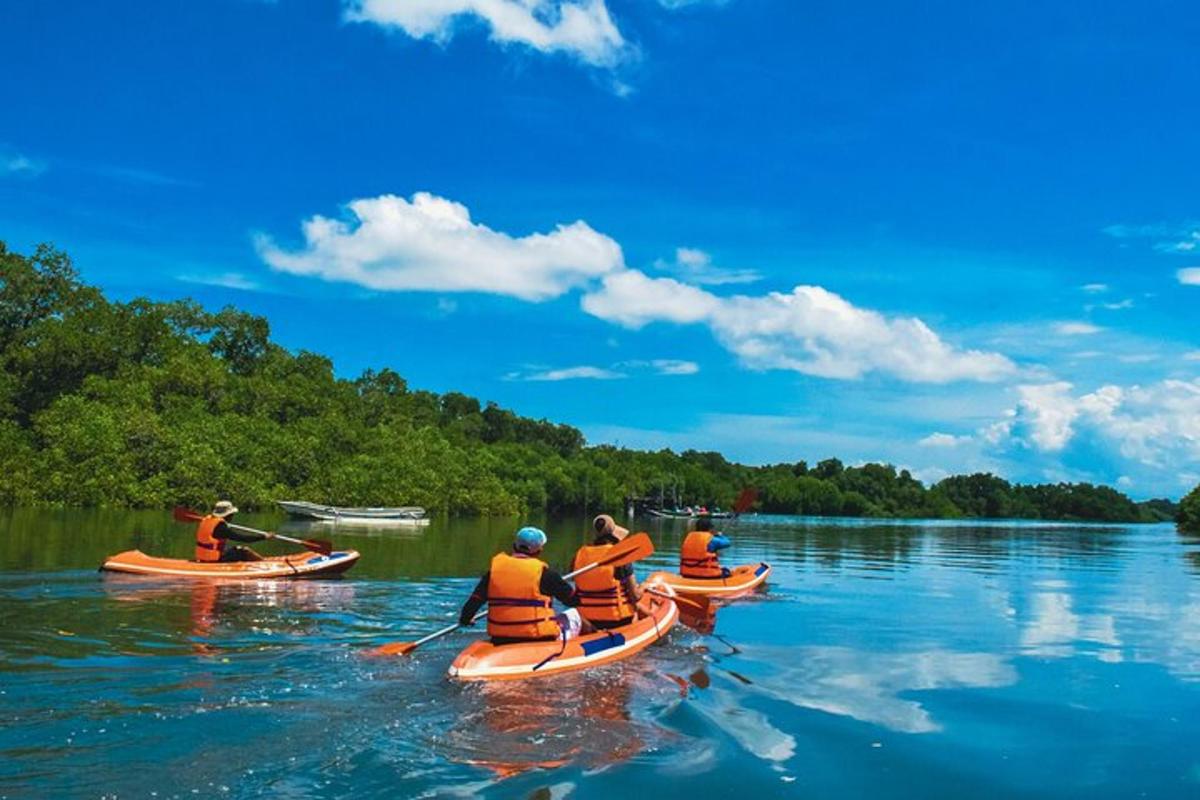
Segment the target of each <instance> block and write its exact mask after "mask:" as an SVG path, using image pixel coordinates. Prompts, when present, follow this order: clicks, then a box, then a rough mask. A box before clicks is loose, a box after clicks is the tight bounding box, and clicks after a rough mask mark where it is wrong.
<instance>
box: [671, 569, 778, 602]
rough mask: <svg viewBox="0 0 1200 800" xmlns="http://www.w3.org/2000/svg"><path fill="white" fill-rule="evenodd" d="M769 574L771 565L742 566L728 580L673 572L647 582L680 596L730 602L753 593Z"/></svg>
mask: <svg viewBox="0 0 1200 800" xmlns="http://www.w3.org/2000/svg"><path fill="white" fill-rule="evenodd" d="M770 574H771V565H770V564H768V563H766V562H765V561H764V562H762V563H759V564H743V565H742V566H740V567H734V568H733V569H731V570H730V571H729V577H728V578H685V577H683V576H682V575H676V574H675V573H673V572H656V573H654V574H653V575H651V576H650V577H649V578H647V581H658V582H660V583H663V584H665V585H667V586H670V587H671V588H672V589H674V590H675V591H676V592H677V593H678V594H681V595H705V596H707V597H720V598H722V599H725V600H730V599H733V598H735V597H744V596H745V595H748V594H750V593H751V592H754V591H755V590H756V589H758V587H759V586H761V585H762V584H763V583H764V582H765V581H766V580H767V577H768V576H769V575H770Z"/></svg>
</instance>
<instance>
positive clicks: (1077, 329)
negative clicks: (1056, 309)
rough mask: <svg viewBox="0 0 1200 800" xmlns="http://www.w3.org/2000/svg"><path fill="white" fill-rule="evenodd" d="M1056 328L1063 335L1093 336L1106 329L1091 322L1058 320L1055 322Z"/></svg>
mask: <svg viewBox="0 0 1200 800" xmlns="http://www.w3.org/2000/svg"><path fill="white" fill-rule="evenodd" d="M1054 330H1055V332H1056V333H1059V334H1062V335H1063V336H1091V335H1092V334H1094V333H1099V332H1100V331H1102V330H1104V329H1103V328H1101V327H1100V326H1099V325H1093V324H1092V323H1090V322H1058V323H1055V325H1054Z"/></svg>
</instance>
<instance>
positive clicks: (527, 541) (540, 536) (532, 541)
mask: <svg viewBox="0 0 1200 800" xmlns="http://www.w3.org/2000/svg"><path fill="white" fill-rule="evenodd" d="M513 546H514V547H516V548H517V549H518V550H525V551H527V552H536V551H538V550H541V549H542V548H543V547H545V546H546V534H544V533H542V531H541V529H540V528H521V530H519V531H517V535H516V536H515V537H513Z"/></svg>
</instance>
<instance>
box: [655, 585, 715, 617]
mask: <svg viewBox="0 0 1200 800" xmlns="http://www.w3.org/2000/svg"><path fill="white" fill-rule="evenodd" d="M642 591H643V592H649V593H650V594H652V595H654V596H655V597H665V598H667V599H668V600H674V601H675V605H677V606H679V608H680V609H681V610H682V609H684V608H687V609H688V610H689V611H690V612H691V613H693V614H697V615H707V614H708V612H709V611H710V610H711V609H712V601H711V600H710V599H708V598H707V597H705V596H703V595H699V596H697V597H684V596H683V595H679V594H677V595H669V594H667V593H666V592H660V591H658V590H657V589H643V590H642Z"/></svg>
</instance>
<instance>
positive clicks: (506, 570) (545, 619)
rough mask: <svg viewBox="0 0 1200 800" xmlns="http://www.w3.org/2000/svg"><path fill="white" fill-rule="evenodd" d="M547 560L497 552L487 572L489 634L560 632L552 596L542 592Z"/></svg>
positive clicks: (526, 635) (523, 635)
mask: <svg viewBox="0 0 1200 800" xmlns="http://www.w3.org/2000/svg"><path fill="white" fill-rule="evenodd" d="M544 569H546V562H544V561H542V560H540V559H537V558H533V557H531V556H516V555H510V554H509V553H498V554H497V555H496V556H495V558H493V559H492V567H491V572H490V573H489V575H488V590H487V592H488V599H487V602H488V616H487V620H488V625H487V631H488V635H489V636H499V637H503V638H505V639H549V638H554V637H557V636H558V634H559V628H558V623H557V622H555V621H554V611H553V609H552V602H553V601H552V599H551V598H550V597H549V596H547V595H544V594H542V589H541V583H542V571H543V570H544Z"/></svg>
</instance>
